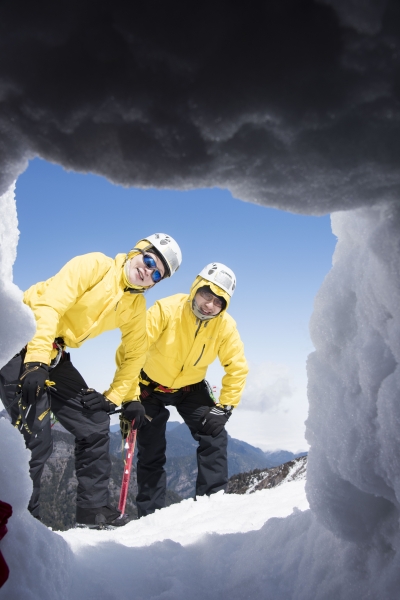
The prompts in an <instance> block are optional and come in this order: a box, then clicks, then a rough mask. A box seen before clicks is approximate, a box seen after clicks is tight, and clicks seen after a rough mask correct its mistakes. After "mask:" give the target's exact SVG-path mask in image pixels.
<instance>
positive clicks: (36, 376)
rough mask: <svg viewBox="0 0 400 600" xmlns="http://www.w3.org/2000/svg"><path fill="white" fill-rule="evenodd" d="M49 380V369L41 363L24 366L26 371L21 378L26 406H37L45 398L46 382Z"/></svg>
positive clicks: (23, 400) (23, 399)
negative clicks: (36, 403)
mask: <svg viewBox="0 0 400 600" xmlns="http://www.w3.org/2000/svg"><path fill="white" fill-rule="evenodd" d="M48 378H49V367H48V366H47V365H45V364H44V363H41V362H31V363H25V364H24V371H23V373H22V374H21V377H20V378H19V383H20V385H21V387H22V402H23V404H24V406H29V405H30V404H35V402H37V401H38V400H40V398H41V397H42V396H43V392H44V387H45V384H44V382H45V381H46V379H48Z"/></svg>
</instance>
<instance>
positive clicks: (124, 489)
mask: <svg viewBox="0 0 400 600" xmlns="http://www.w3.org/2000/svg"><path fill="white" fill-rule="evenodd" d="M134 427H135V419H133V421H132V425H131V431H130V433H129V435H128V437H127V439H126V446H127V451H126V458H125V464H124V473H123V475H122V483H121V493H120V495H119V504H118V510H119V511H120V512H121V517H122V516H123V515H124V513H125V507H126V499H127V497H128V488H129V480H130V478H131V471H132V460H133V455H134V453H135V444H136V434H137V429H134Z"/></svg>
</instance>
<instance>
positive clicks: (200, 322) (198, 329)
mask: <svg viewBox="0 0 400 600" xmlns="http://www.w3.org/2000/svg"><path fill="white" fill-rule="evenodd" d="M201 324H202V321H200V319H199V325H198V327H197V329H196V333H195V334H194V339H196V337H197V334H198V333H199V331H200V327H201ZM193 343H194V342H193ZM204 348H205V344H204V346H203V350H202V351H201V354H200V356H199V358H198V359H197V360H196V362H195V363H194V364H195V365H197V363H198V362H199V360H200V359H201V357H202V355H203V352H204ZM184 367H185V364H183V365H182V368H181V373H182V371H183V369H184Z"/></svg>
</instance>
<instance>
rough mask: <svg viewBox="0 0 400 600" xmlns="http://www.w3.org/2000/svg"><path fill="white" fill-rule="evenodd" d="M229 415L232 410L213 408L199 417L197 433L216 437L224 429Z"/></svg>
mask: <svg viewBox="0 0 400 600" xmlns="http://www.w3.org/2000/svg"><path fill="white" fill-rule="evenodd" d="M231 414H232V410H229V409H228V408H222V407H220V406H213V407H212V408H210V409H208V411H207V412H206V413H205V414H204V415H203V416H202V417H201V419H200V428H199V433H204V434H205V435H212V437H216V436H217V435H218V434H219V433H221V431H222V430H223V428H224V427H225V425H226V423H227V422H228V419H229V417H230V416H231Z"/></svg>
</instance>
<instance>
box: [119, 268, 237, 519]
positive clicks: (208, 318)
mask: <svg viewBox="0 0 400 600" xmlns="http://www.w3.org/2000/svg"><path fill="white" fill-rule="evenodd" d="M235 287H236V278H235V275H234V273H233V271H231V269H229V268H228V267H226V266H225V265H222V264H220V263H211V264H209V265H207V266H206V267H205V268H204V269H203V270H202V271H201V273H200V274H199V275H198V277H197V278H196V280H195V281H194V283H193V285H192V287H191V290H190V294H176V295H174V296H170V297H168V298H164V299H162V300H159V301H158V302H156V303H155V304H154V306H152V307H151V308H149V310H148V311H147V321H146V322H147V334H148V340H149V350H148V352H147V357H146V362H145V365H144V367H143V370H142V371H141V374H140V378H139V383H140V398H139V399H138V400H139V401H138V400H136V398H137V391H136V389H135V385H132V388H131V390H130V392H129V393H128V396H127V400H128V399H129V398H130V399H131V400H133V401H131V402H127V401H125V402H124V403H123V405H122V406H123V415H124V416H125V417H127V419H128V420H129V418H130V417H131V416H132V415H133V413H131V414H130V412H129V411H130V410H131V409H132V410H133V409H134V410H135V416H136V418H137V417H138V415H139V412H140V409H138V407H139V406H140V404H141V405H142V415H141V416H139V421H138V426H139V430H138V465H137V478H138V495H137V498H136V502H137V507H138V512H139V516H145V515H148V514H150V513H152V512H154V510H155V509H157V508H162V507H163V506H165V491H166V475H165V470H164V464H165V450H166V441H165V430H166V423H167V420H168V417H169V411H168V410H167V409H166V406H168V405H172V406H176V408H177V410H178V412H179V414H180V415H181V417H182V418H183V419H184V421H185V423H186V424H187V425H188V426H189V429H190V432H191V434H192V436H193V437H194V439H195V440H196V441H197V442H198V443H199V447H198V450H197V462H198V477H197V483H196V494H197V495H198V496H201V495H210V494H212V493H215V492H218V491H220V490H224V489H225V488H226V484H227V480H228V468H227V441H228V439H227V433H226V430H225V424H226V423H227V421H228V419H229V417H230V416H231V414H232V410H233V409H234V408H235V407H236V406H237V405H238V403H239V401H240V397H241V394H242V392H243V389H244V385H245V381H246V376H247V373H248V367H247V363H246V359H245V356H244V349H243V343H242V341H241V339H240V336H239V333H238V331H237V328H236V323H235V321H234V320H233V319H232V317H231V316H230V315H228V313H227V309H228V306H229V303H230V300H231V297H232V294H233V292H234V289H235ZM118 355H119V359H118V360H122V359H123V348H122V347H120V348H119V352H118ZM217 356H218V358H219V360H220V362H221V365H222V366H223V368H224V370H225V375H224V377H223V379H222V390H221V394H220V397H219V399H218V400H215V398H214V397H213V395H212V392H211V390H210V389H209V386H208V384H207V382H206V381H205V376H206V372H207V367H208V366H209V365H210V364H211V363H212V362H213V361H214V360H215V358H216V357H217ZM144 414H146V416H147V417H150V418H151V421H149V419H145V418H144Z"/></svg>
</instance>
